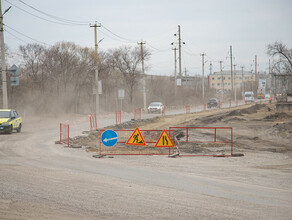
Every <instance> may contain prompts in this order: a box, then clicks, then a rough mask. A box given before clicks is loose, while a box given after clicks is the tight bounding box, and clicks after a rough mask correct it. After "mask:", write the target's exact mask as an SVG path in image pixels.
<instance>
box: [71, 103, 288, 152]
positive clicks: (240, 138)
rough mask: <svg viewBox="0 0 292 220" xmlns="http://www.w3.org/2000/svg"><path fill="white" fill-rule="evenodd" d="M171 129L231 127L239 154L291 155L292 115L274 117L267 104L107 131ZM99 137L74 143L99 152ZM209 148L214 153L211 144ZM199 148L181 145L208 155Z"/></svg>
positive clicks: (160, 119) (272, 108) (95, 134)
mask: <svg viewBox="0 0 292 220" xmlns="http://www.w3.org/2000/svg"><path fill="white" fill-rule="evenodd" d="M171 126H189V127H232V128H233V132H234V133H233V134H234V149H235V151H236V152H245V151H269V152H281V153H291V152H292V145H291V143H292V135H291V133H292V112H285V113H275V106H274V105H267V104H254V105H249V106H240V107H237V108H233V109H232V110H230V109H220V110H212V111H204V112H199V113H192V114H181V115H176V116H165V117H156V118H153V119H145V120H138V121H130V122H125V123H123V124H121V125H117V126H110V127H107V128H105V129H135V128H136V127H139V128H140V129H168V128H169V127H171ZM212 135H213V133H212V132H206V131H201V132H199V133H197V134H193V138H203V137H205V136H210V137H211V136H212ZM217 135H218V140H225V139H224V138H225V136H226V134H222V137H220V134H219V133H218V134H217ZM99 136H100V132H93V133H89V135H88V136H87V137H75V138H74V140H72V143H73V142H74V143H75V144H78V145H82V146H88V149H89V150H93V151H95V150H96V151H97V149H98V144H97V142H96V139H97V138H99ZM176 136H177V138H178V139H179V140H183V139H185V138H186V134H185V133H184V132H183V131H178V132H177V133H176ZM191 136H192V134H189V136H188V137H190V138H191ZM209 145H210V146H209V147H212V149H214V146H213V145H212V144H209ZM211 145H212V146H211ZM200 146H201V145H200V144H197V143H187V144H182V145H181V150H183V151H185V152H187V153H202V151H207V152H208V151H209V150H210V149H209V150H208V148H206V146H204V148H202V147H201V148H200ZM220 150H221V149H219V152H220Z"/></svg>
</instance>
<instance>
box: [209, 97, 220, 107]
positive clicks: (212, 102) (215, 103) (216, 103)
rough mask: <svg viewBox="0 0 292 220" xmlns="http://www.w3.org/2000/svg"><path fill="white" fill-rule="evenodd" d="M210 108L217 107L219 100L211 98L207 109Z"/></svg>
mask: <svg viewBox="0 0 292 220" xmlns="http://www.w3.org/2000/svg"><path fill="white" fill-rule="evenodd" d="M212 107H215V108H218V107H219V100H218V99H216V98H211V99H209V100H208V103H207V108H212Z"/></svg>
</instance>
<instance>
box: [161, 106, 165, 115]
mask: <svg viewBox="0 0 292 220" xmlns="http://www.w3.org/2000/svg"><path fill="white" fill-rule="evenodd" d="M165 112H166V105H164V106H163V107H162V112H161V113H162V116H165Z"/></svg>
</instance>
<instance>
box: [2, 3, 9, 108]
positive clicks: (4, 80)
mask: <svg viewBox="0 0 292 220" xmlns="http://www.w3.org/2000/svg"><path fill="white" fill-rule="evenodd" d="M1 4H2V3H1V0H0V31H1V34H0V37H1V73H2V95H3V108H4V109H7V108H8V98H7V78H6V69H7V68H6V60H5V44H4V29H3V16H4V14H5V13H6V12H7V11H8V10H9V9H10V8H11V7H9V8H8V9H6V10H5V11H4V13H3V14H2V5H1Z"/></svg>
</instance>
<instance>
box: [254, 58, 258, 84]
mask: <svg viewBox="0 0 292 220" xmlns="http://www.w3.org/2000/svg"><path fill="white" fill-rule="evenodd" d="M254 66H255V67H254V74H255V79H256V82H257V81H258V74H257V73H258V70H257V66H258V58H257V55H255V57H254Z"/></svg>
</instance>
